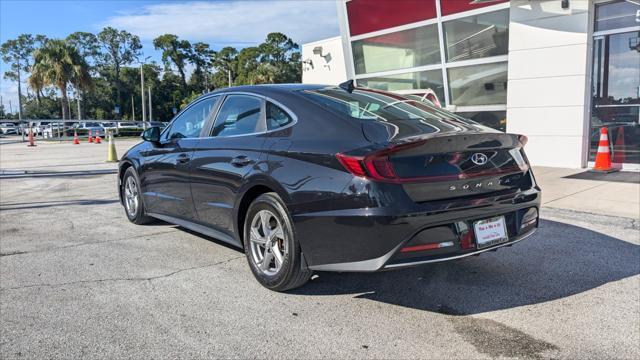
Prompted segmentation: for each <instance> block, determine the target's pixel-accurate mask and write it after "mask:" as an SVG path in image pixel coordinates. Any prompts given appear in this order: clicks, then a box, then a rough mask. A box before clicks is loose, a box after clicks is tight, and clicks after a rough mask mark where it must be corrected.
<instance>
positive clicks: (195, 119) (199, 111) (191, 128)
mask: <svg viewBox="0 0 640 360" xmlns="http://www.w3.org/2000/svg"><path fill="white" fill-rule="evenodd" d="M217 100H218V97H211V98H208V99H204V100H201V101H199V102H197V103H196V104H195V105H193V106H191V107H190V108H188V109H187V110H186V111H185V112H183V113H182V114H180V116H179V117H178V118H177V119H175V120H174V121H173V123H171V128H170V129H169V131H168V132H167V135H166V139H183V138H196V137H199V136H200V131H201V130H202V127H203V126H204V124H205V123H206V122H207V119H208V118H209V116H211V111H212V110H213V108H214V107H215V105H216V101H217Z"/></svg>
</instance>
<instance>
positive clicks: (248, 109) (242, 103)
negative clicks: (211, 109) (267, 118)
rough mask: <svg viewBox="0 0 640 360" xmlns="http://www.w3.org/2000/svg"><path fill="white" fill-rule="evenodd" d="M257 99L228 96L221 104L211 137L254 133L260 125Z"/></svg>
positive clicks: (244, 96)
mask: <svg viewBox="0 0 640 360" xmlns="http://www.w3.org/2000/svg"><path fill="white" fill-rule="evenodd" d="M260 104H261V101H260V99H258V98H255V97H252V96H246V95H230V96H229V97H227V99H226V100H225V101H224V104H222V107H221V108H220V111H218V116H217V117H216V122H215V124H214V126H213V130H212V131H211V136H231V135H244V134H251V133H255V132H256V131H257V128H258V124H259V123H260Z"/></svg>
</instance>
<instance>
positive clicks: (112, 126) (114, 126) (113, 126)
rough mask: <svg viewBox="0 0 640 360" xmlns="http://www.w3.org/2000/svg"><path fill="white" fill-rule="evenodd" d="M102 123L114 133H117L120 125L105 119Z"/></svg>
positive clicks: (107, 130)
mask: <svg viewBox="0 0 640 360" xmlns="http://www.w3.org/2000/svg"><path fill="white" fill-rule="evenodd" d="M100 125H101V126H102V128H103V129H104V130H105V131H106V132H111V133H112V134H115V133H116V129H117V128H118V125H117V124H116V123H115V122H114V121H103V122H102V123H100Z"/></svg>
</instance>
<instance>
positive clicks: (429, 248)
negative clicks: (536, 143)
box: [118, 82, 541, 291]
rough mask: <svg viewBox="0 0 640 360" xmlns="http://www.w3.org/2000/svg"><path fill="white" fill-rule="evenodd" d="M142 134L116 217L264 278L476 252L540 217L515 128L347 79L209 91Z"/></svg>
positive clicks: (278, 283) (127, 165) (292, 278)
mask: <svg viewBox="0 0 640 360" xmlns="http://www.w3.org/2000/svg"><path fill="white" fill-rule="evenodd" d="M143 139H144V140H145V141H143V142H141V143H139V144H137V145H135V146H134V147H132V148H131V149H130V150H129V151H128V152H127V153H126V154H125V155H124V156H123V157H122V159H121V161H120V164H119V176H118V186H119V187H118V193H119V195H120V200H121V203H122V204H123V206H124V209H125V214H126V216H127V218H128V219H129V220H130V221H131V222H133V223H136V224H143V223H146V222H148V221H150V220H151V218H158V219H161V220H164V221H167V222H170V223H173V224H177V225H180V226H182V227H185V228H187V229H191V230H193V231H196V232H200V233H203V234H206V235H208V236H212V237H214V238H216V239H218V240H221V241H225V242H228V243H230V244H232V245H235V246H238V247H240V248H243V249H244V252H245V254H246V257H247V261H248V265H249V268H250V269H251V271H252V272H253V274H254V275H255V277H256V279H257V280H258V282H260V283H261V284H262V285H263V286H265V287H267V288H269V289H272V290H277V291H284V290H288V289H293V288H295V287H298V286H301V285H303V284H304V283H306V282H307V281H308V280H309V278H310V277H311V275H312V272H313V271H338V272H344V271H359V272H371V271H380V270H388V269H394V268H403V267H410V266H417V265H421V264H429V263H435V262H441V261H449V260H455V259H460V258H464V257H468V256H473V255H478V254H481V253H484V252H487V251H493V250H497V249H498V248H502V247H506V246H511V245H513V244H515V243H517V242H519V241H521V240H524V239H526V238H528V237H529V236H530V235H532V234H533V233H534V232H535V231H536V229H537V227H538V209H539V207H540V199H541V197H540V196H541V189H540V187H539V186H538V185H537V183H536V180H535V178H534V176H533V173H532V170H531V167H530V165H529V162H528V161H527V157H526V155H525V153H524V146H525V144H526V143H527V138H526V137H525V136H522V135H517V134H506V133H503V132H499V131H497V130H494V129H491V128H488V127H486V126H482V125H480V124H477V123H475V122H473V121H470V120H468V119H464V118H462V117H460V116H457V115H455V114H452V113H450V112H448V111H446V110H443V109H441V108H438V107H436V106H433V105H430V104H429V103H427V102H425V101H421V100H417V99H413V98H411V97H407V96H402V95H399V94H394V93H390V92H385V91H379V90H372V89H366V88H355V87H354V86H353V82H347V83H345V84H342V85H341V86H339V87H334V86H328V87H323V86H319V85H299V84H298V85H293V84H291V85H262V86H242V87H236V88H227V89H223V90H219V91H216V92H213V93H210V94H206V95H204V96H202V97H200V98H198V99H197V100H195V101H194V102H193V103H191V104H190V105H189V106H187V107H186V108H185V109H184V110H182V111H181V112H180V113H179V114H178V115H177V116H176V117H175V118H174V120H173V121H172V122H171V123H170V124H169V126H168V127H167V128H166V129H165V130H164V131H163V132H160V129H159V128H157V127H152V128H149V129H147V130H146V131H145V132H144V134H143ZM503 255H504V256H509V254H508V253H505V254H503ZM494 260H495V258H489V259H487V262H492V261H494ZM489 266H490V267H491V269H495V268H496V264H493V265H489ZM461 270H462V269H461ZM231 275H233V274H231Z"/></svg>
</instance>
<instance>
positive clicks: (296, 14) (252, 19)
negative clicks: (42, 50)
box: [0, 0, 339, 112]
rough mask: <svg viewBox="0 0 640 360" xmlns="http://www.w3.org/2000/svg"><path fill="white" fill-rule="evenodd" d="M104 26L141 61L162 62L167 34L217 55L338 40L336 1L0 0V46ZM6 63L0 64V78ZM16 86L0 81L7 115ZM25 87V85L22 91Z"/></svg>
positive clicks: (14, 99)
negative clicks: (131, 37) (278, 37)
mask: <svg viewBox="0 0 640 360" xmlns="http://www.w3.org/2000/svg"><path fill="white" fill-rule="evenodd" d="M105 26H112V27H115V28H117V29H121V30H127V31H129V32H131V33H133V34H136V35H138V36H139V37H140V39H141V40H142V44H143V50H142V51H143V53H144V56H145V57H146V56H151V57H152V59H153V60H156V61H157V62H158V63H160V62H161V61H160V56H161V54H160V53H159V52H158V51H156V50H154V48H153V44H152V41H153V39H154V38H155V37H157V36H159V35H162V34H166V33H171V34H176V35H178V36H179V37H180V38H183V39H186V40H189V41H191V42H197V41H202V42H206V43H208V44H210V45H211V47H212V48H213V49H215V50H217V49H220V48H222V47H224V46H235V47H237V48H242V47H246V46H252V45H256V44H259V43H260V42H262V41H263V40H264V38H265V36H266V34H268V33H269V32H274V31H279V32H283V33H285V34H287V35H288V36H289V37H291V38H293V40H294V41H296V42H297V43H298V44H303V43H306V42H310V41H315V40H320V39H324V38H328V37H332V36H337V35H339V28H338V19H337V15H336V4H335V2H334V0H279V1H270V0H269V1H267V0H263V1H250V0H246V1H178V0H169V1H167V0H146V1H145V0H137V1H129V0H111V1H105V0H84V1H80V0H77V1H71V0H66V1H58V0H0V43H4V42H5V41H7V40H9V39H14V38H16V37H17V36H18V35H20V34H22V33H31V34H43V35H46V36H47V37H49V38H64V37H66V36H67V35H69V34H70V33H73V32H76V31H87V32H93V33H98V32H99V31H100V30H101V29H102V28H104V27H105ZM5 69H6V64H4V63H1V64H0V70H2V73H4V71H5ZM17 89H18V87H17V84H16V83H15V82H11V81H8V80H5V79H4V78H1V79H0V95H2V103H3V104H4V106H5V110H6V111H8V110H9V100H11V102H12V104H13V110H14V112H15V111H17V110H16V109H17V105H16V104H17V99H18V96H17V93H18V90H17ZM24 89H25V85H24V82H23V91H24Z"/></svg>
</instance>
